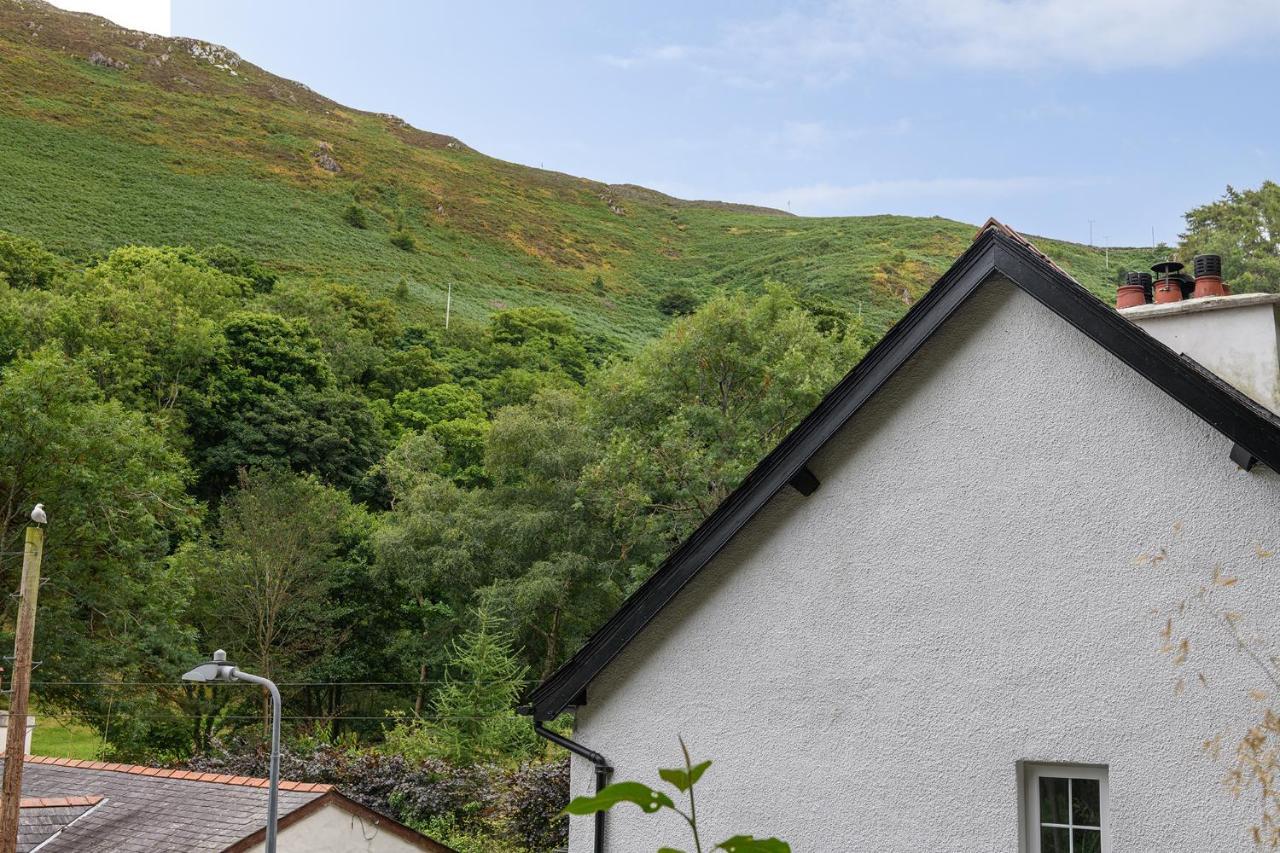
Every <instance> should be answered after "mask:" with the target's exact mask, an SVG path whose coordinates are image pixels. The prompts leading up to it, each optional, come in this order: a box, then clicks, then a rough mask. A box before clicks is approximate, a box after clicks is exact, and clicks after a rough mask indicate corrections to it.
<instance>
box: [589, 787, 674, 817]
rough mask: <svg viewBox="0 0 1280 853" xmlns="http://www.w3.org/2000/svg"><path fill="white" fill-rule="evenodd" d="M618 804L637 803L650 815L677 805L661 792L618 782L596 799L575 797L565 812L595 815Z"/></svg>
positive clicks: (599, 794)
mask: <svg viewBox="0 0 1280 853" xmlns="http://www.w3.org/2000/svg"><path fill="white" fill-rule="evenodd" d="M618 803H635V804H636V805H637V806H639V807H640V808H641V809H643V810H644V811H645V812H647V813H649V814H652V813H653V812H656V811H657V810H658V809H664V808H665V809H670V808H675V803H673V802H671V798H670V797H668V796H667V795H666V794H664V793H662V792H661V791H655V790H653V789H652V788H650V787H649V786H648V785H643V784H641V783H639V782H616V783H614V784H612V785H609V786H607V787H606V788H604V790H602V791H601V792H600V793H598V794H596V795H595V796H594V797H574V798H573V801H572V802H570V803H569V805H567V806H565V809H564V810H565V812H566V813H568V814H573V815H587V814H595V813H596V812H602V811H606V810H608V809H611V808H613V807H614V806H616V805H618Z"/></svg>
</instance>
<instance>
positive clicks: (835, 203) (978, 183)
mask: <svg viewBox="0 0 1280 853" xmlns="http://www.w3.org/2000/svg"><path fill="white" fill-rule="evenodd" d="M1093 183H1096V179H1093V178H1056V177H1045V176H1026V177H1013V178H910V179H905V180H885V181H867V182H866V183H861V184H828V183H819V184H810V185H807V186H799V187H791V188H789V189H781V190H769V191H765V192H759V193H752V194H750V196H749V198H746V199H744V201H749V202H750V203H752V204H762V205H765V206H767V207H776V208H778V209H780V210H791V211H792V212H793V213H799V214H802V215H806V216H825V215H832V214H862V213H883V212H886V211H889V210H896V209H899V208H900V207H901V206H903V205H913V204H915V203H919V202H928V203H930V204H934V203H935V202H938V201H941V200H946V199H953V198H965V199H994V198H1007V197H1009V196H1017V195H1025V194H1028V193H1038V194H1043V193H1046V192H1050V191H1058V190H1063V189H1068V188H1070V187H1079V186H1087V185H1090V184H1093ZM916 206H917V207H919V206H920V205H916ZM935 206H936V205H935Z"/></svg>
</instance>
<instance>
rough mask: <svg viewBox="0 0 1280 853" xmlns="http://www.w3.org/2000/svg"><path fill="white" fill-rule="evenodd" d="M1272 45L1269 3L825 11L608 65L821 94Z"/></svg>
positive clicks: (1039, 2)
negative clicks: (911, 79) (919, 76)
mask: <svg viewBox="0 0 1280 853" xmlns="http://www.w3.org/2000/svg"><path fill="white" fill-rule="evenodd" d="M1277 35H1280V5H1278V4H1277V2H1276V0H1216V2H1206V0H828V2H826V3H825V4H823V5H821V6H819V7H817V8H814V9H812V10H811V11H797V10H789V11H786V12H782V13H780V14H777V15H774V16H771V17H763V18H757V19H753V20H745V21H738V22H734V23H731V24H729V25H727V26H726V27H724V29H723V30H722V31H721V33H720V35H719V37H718V38H716V39H715V40H713V41H711V42H709V43H707V44H703V45H680V46H674V45H672V46H667V47H660V48H657V49H652V50H646V51H640V52H638V53H636V54H634V55H632V56H630V57H626V58H623V59H620V60H618V62H620V63H626V64H625V67H628V68H634V67H638V66H644V65H652V64H659V63H669V64H670V63H686V64H690V65H694V66H696V67H698V68H701V69H703V70H710V71H714V72H717V73H718V74H720V75H721V76H722V77H724V78H725V79H726V80H729V81H731V82H737V83H740V84H743V85H774V84H777V83H779V82H783V81H785V82H793V81H800V82H805V83H811V84H826V83H833V82H839V81H840V80H843V79H846V78H848V77H850V76H852V75H853V74H854V73H855V72H857V71H859V70H861V69H863V68H866V67H871V66H876V65H881V66H890V67H893V68H914V67H921V66H925V67H929V66H946V67H961V68H975V69H999V70H1028V69H1040V68H1053V67H1064V68H1072V69H1081V68H1084V69H1089V70H1093V71H1109V70H1116V69H1126V68H1150V67H1171V66H1176V65H1182V64H1184V63H1188V62H1194V61H1197V60H1201V59H1204V58H1206V57H1208V56H1212V55H1215V54H1218V53H1223V52H1227V51H1231V50H1235V49H1239V48H1248V47H1256V46H1259V45H1262V44H1263V43H1265V42H1266V41H1267V40H1269V39H1271V38H1274V37H1275V36H1277ZM1171 36H1172V37H1171ZM615 59H617V58H615ZM615 64H617V63H615Z"/></svg>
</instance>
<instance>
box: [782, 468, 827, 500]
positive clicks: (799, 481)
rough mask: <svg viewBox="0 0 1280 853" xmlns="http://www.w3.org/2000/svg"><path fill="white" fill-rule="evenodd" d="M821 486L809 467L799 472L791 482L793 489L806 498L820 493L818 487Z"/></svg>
mask: <svg viewBox="0 0 1280 853" xmlns="http://www.w3.org/2000/svg"><path fill="white" fill-rule="evenodd" d="M821 485H822V483H821V481H819V480H818V478H817V477H815V476H814V474H813V472H812V471H810V470H809V466H808V465H806V466H804V467H803V468H801V469H800V470H799V471H797V472H796V475H795V476H794V477H792V478H791V481H790V486H791V488H793V489H795V490H796V491H797V492H799V493H800V494H802V495H804V496H805V497H806V498H807V497H809V495H811V494H813V493H814V492H816V491H818V486H821Z"/></svg>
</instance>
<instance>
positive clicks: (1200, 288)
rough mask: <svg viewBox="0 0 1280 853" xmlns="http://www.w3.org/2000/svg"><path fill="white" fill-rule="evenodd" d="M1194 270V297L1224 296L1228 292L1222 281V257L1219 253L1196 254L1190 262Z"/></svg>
mask: <svg viewBox="0 0 1280 853" xmlns="http://www.w3.org/2000/svg"><path fill="white" fill-rule="evenodd" d="M1191 265H1192V267H1193V268H1194V269H1195V272H1196V289H1195V292H1194V293H1193V294H1192V297H1193V298H1194V299H1201V298H1203V297H1205V296H1226V295H1228V294H1229V293H1230V291H1229V290H1228V289H1227V286H1226V284H1224V283H1223V281H1222V257H1221V256H1219V255H1196V256H1195V259H1194V260H1193V261H1192V262H1191Z"/></svg>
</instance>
